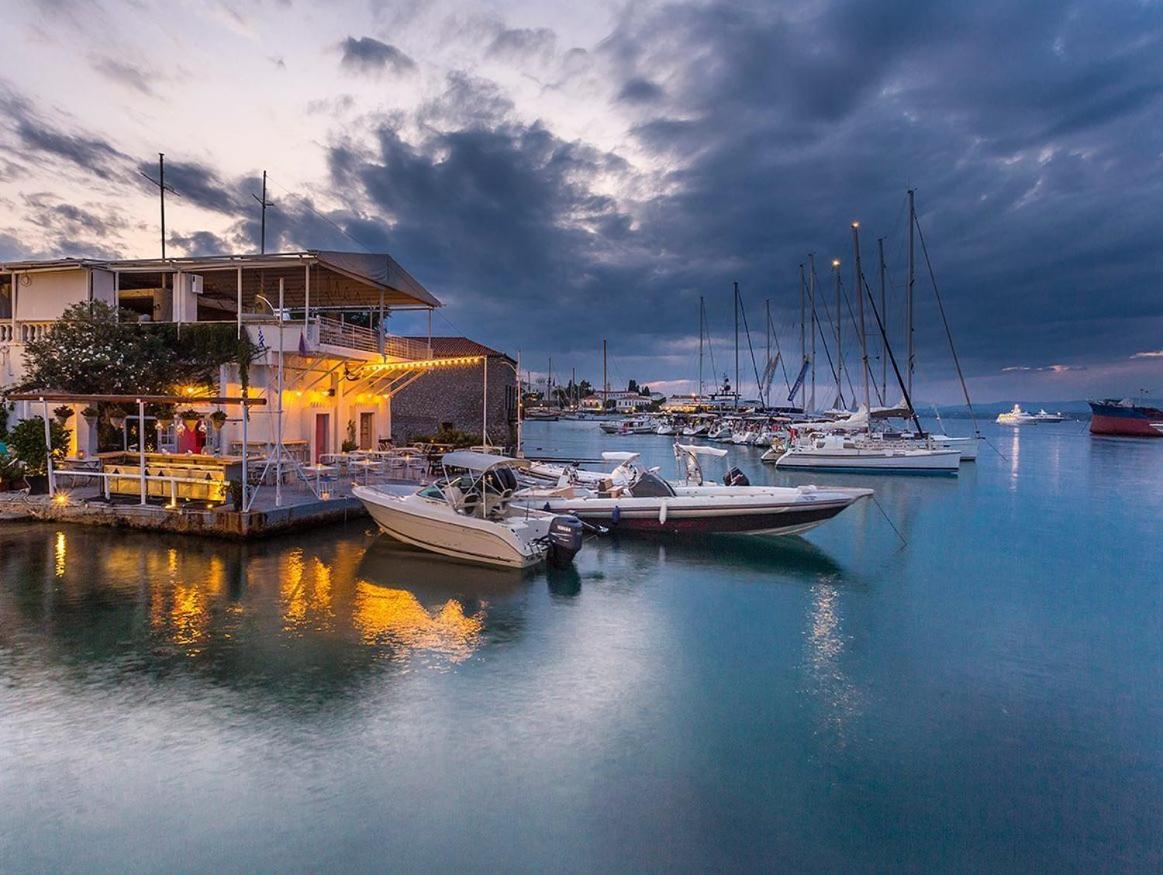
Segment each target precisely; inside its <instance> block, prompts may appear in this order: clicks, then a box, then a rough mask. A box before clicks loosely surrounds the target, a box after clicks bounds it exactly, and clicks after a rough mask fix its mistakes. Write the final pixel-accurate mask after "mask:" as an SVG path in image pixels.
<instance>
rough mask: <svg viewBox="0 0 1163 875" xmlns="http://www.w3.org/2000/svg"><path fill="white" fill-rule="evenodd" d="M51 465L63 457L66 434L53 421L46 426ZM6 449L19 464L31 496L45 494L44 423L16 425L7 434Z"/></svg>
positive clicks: (32, 421) (37, 420)
mask: <svg viewBox="0 0 1163 875" xmlns="http://www.w3.org/2000/svg"><path fill="white" fill-rule="evenodd" d="M49 434H50V435H51V442H52V458H53V461H59V460H60V459H63V458H64V457H65V450H66V449H67V448H68V446H69V431H68V429H66V428H65V427H64V426H62V425H61V424H60V423H58V422H56V421H52V422H50V423H49ZM8 446H9V448H10V449H11V450H12V452H13V453H14V454H15V455H16V458H17V460H19V462H20V465H21V468H22V469H23V471H24V480H25V482H26V483H28V491H29V493H30V494H31V495H44V494H46V493H47V492H48V453H46V452H45V446H44V420H43V419H42V418H41V417H39V416H36V417H33V418H32V419H26V420H24V421H23V422H19V423H17V424H16V426H15V427H14V428H13V429H11V430H10V431H9V433H8Z"/></svg>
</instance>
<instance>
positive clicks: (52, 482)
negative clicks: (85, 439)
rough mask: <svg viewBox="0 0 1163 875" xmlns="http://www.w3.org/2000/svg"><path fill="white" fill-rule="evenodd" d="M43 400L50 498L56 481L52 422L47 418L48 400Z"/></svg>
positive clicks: (45, 450) (54, 492)
mask: <svg viewBox="0 0 1163 875" xmlns="http://www.w3.org/2000/svg"><path fill="white" fill-rule="evenodd" d="M41 401H43V402H44V462H45V471H46V473H47V474H48V497H49V498H52V497H53V496H54V495H56V482H55V480H54V478H53V471H52V424H51V423H50V422H49V419H48V401H47V400H46V399H43V398H42V399H41Z"/></svg>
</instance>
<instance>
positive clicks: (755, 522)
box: [531, 487, 872, 535]
mask: <svg viewBox="0 0 1163 875" xmlns="http://www.w3.org/2000/svg"><path fill="white" fill-rule="evenodd" d="M680 490H681V487H680ZM789 491H791V490H789ZM871 494H872V490H870V489H837V490H829V491H828V493H827V494H826V497H819V498H811V499H806V498H802V497H801V498H799V499H795V500H779V499H778V498H777V497H776V496H775V495H774V492H773V490H757V493H756V494H754V495H751V496H741V497H738V498H732V497H726V496H724V497H708V496H684V495H681V494H680V495H676V496H670V497H667V498H584V499H578V498H556V499H555V498H548V499H546V500H545V501H544V502H542V501H541V500H540V499H537V500H536V501H537V507H538V508H539V509H546V508H548V509H549V510H550V511H552V512H553V513H560V514H572V515H573V516H576V517H578V518H580V519H582V520H585V521H586V522H588V523H594V524H598V525H602V526H606V527H608V528H610V529H612V530H613V531H626V532H641V533H655V534H672V535H681V534H695V533H698V534H751V535H798V534H801V533H803V532H807V531H810V530H811V529H814V528H815V527H816V526H818V525H820V524H821V523H823V522H826V521H827V520H830V519H831V518H832V517H834V516H836V515H837V514H838V513H840V512H841V511H843V510H844V509H845V508H847V507H848V506H849V505H851V504H852V503H853V502H855V501H857V500H858V499H860V498H862V497H864V496H866V495H871ZM531 503H533V502H532V501H531Z"/></svg>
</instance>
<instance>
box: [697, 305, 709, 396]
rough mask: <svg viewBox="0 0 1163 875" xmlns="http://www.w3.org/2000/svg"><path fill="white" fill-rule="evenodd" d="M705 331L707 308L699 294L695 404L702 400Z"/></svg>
mask: <svg viewBox="0 0 1163 875" xmlns="http://www.w3.org/2000/svg"><path fill="white" fill-rule="evenodd" d="M706 333H707V310H706V305H705V304H704V303H703V296H702V295H699V398H698V401H696V402H695V403H696V404H701V403H702V402H703V336H704V335H705V334H706Z"/></svg>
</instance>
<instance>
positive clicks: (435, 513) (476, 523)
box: [352, 451, 582, 568]
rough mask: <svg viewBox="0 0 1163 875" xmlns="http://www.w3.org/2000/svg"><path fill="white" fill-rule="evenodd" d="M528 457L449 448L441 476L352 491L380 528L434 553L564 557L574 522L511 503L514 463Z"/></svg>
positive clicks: (484, 559) (493, 560)
mask: <svg viewBox="0 0 1163 875" xmlns="http://www.w3.org/2000/svg"><path fill="white" fill-rule="evenodd" d="M527 464H528V463H527V462H525V460H523V459H509V458H506V457H504V456H494V455H490V454H487V453H474V452H468V451H459V452H453V453H448V454H447V455H445V456H444V459H443V466H444V476H443V477H441V478H440V479H439V480H437V481H435V482H434V483H432V484H431V485H429V486H426V487H424V488H423V489H420V490H418V491H416V492H412V493H410V494H406V495H400V494H399V493H398V492H394V491H392V490H389V489H384V488H379V487H375V486H355V487H353V488H352V494H353V495H355V497H356V498H358V499H359V500H360V501H361V502H362V503H363V505H364V507H366V508H367V511H368V513H369V514H371V517H372V519H374V520H375V521H376V524H377V525H378V526H379V527H380V528H381V529H382V530H383V531H384V532H386V533H387V534H389V535H391V536H392V537H393V538H396V539H397V540H400V541H403V542H405V543H408V544H412V545H413V546H416V547H420V548H422V549H424V550H430V551H431V552H433V553H439V554H441V555H444V556H451V557H453V558H454V559H461V560H464V561H468V562H480V563H484V564H486V565H499V566H504V567H507V568H528V567H530V566H532V565H536V564H538V563H539V562H542V561H544V560H546V559H548V560H549V561H550V562H552V563H553V564H556V565H562V564H568V563H569V562H570V561H572V559H573V557H574V555H575V554H576V553H577V551H578V550H580V549H581V544H582V523H581V521H580V520H578V519H576V518H573V517H569V516H563V515H561V514H555V513H545V512H543V511H541V510H537V509H534V508H530V507H524V506H521V507H518V506H514V505H513V504H512V499H513V493H514V491H515V490H516V489H517V487H518V483H517V475H516V470H517V469H519V468H521V467H524V466H525V465H527Z"/></svg>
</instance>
